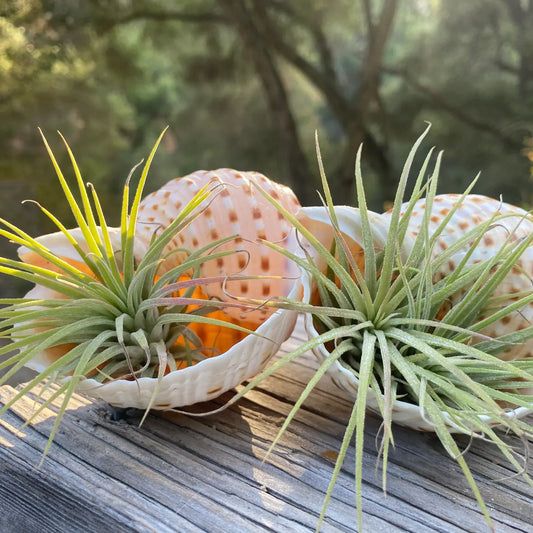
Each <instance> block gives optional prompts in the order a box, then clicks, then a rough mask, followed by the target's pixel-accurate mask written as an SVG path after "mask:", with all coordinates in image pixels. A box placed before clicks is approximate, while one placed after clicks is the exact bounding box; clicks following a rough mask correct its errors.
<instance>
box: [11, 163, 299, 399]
mask: <svg viewBox="0 0 533 533" xmlns="http://www.w3.org/2000/svg"><path fill="white" fill-rule="evenodd" d="M209 183H213V184H214V185H215V186H216V185H218V188H217V190H216V192H215V193H214V194H213V195H211V196H210V197H209V198H208V200H206V203H205V205H202V206H200V208H201V211H200V215H199V216H198V217H197V218H195V219H194V220H193V221H192V222H191V224H190V225H189V226H188V227H187V228H186V229H185V230H184V231H183V233H180V234H179V235H178V236H177V237H176V239H174V241H173V242H172V244H171V245H170V248H169V249H168V250H167V251H171V249H172V248H179V249H183V250H188V251H193V250H195V249H199V248H201V247H204V246H206V245H209V244H210V243H213V242H215V241H217V240H218V239H221V238H224V237H228V236H232V235H235V236H236V237H235V239H233V240H232V241H231V242H229V243H226V244H225V245H224V246H225V248H226V249H229V250H239V251H241V250H242V252H238V253H236V254H233V255H228V256H225V257H224V258H223V261H207V262H206V263H205V266H204V267H203V269H202V272H201V276H203V277H204V276H226V275H227V276H231V275H232V274H244V275H247V276H266V277H267V278H266V279H249V280H246V281H230V282H228V283H227V284H226V287H222V285H221V284H218V285H211V286H209V289H206V290H205V294H202V295H201V297H202V298H206V299H207V298H213V297H216V298H219V299H222V300H224V299H228V300H230V301H231V300H232V299H233V298H234V297H235V296H237V297H241V296H242V297H250V298H257V299H259V300H264V299H267V298H269V297H274V296H288V297H290V298H297V299H300V297H301V284H300V276H299V270H298V269H297V268H296V266H295V265H292V264H291V263H290V262H289V261H288V260H287V259H286V258H285V256H284V255H282V254H279V253H276V254H275V252H273V251H272V250H271V249H269V248H268V247H266V246H265V245H262V244H260V243H259V242H258V240H261V239H268V240H272V241H277V242H278V243H280V244H282V245H283V246H284V247H287V248H288V247H291V246H294V239H295V236H294V232H291V230H290V226H289V225H288V223H287V222H286V221H285V220H283V219H282V217H280V216H278V214H277V211H276V210H275V208H274V207H272V206H271V205H270V204H269V203H268V202H266V201H265V200H264V198H263V196H262V195H261V194H260V193H259V192H258V191H257V190H256V185H257V186H260V187H262V188H263V189H265V190H266V191H267V192H268V193H269V194H271V195H272V196H274V197H277V198H278V199H279V201H280V202H281V203H282V204H283V205H284V207H285V208H286V209H288V210H290V211H291V212H293V213H294V212H296V211H297V210H298V209H299V207H300V206H299V203H298V200H297V199H296V197H295V195H294V194H293V192H292V191H291V190H290V189H289V188H288V187H284V186H282V185H279V184H277V183H275V182H273V181H271V180H269V179H268V178H266V177H265V176H263V175H261V174H259V173H255V172H237V171H234V170H229V169H223V170H218V171H214V172H204V171H199V172H195V173H194V174H191V175H190V176H186V177H184V178H178V179H176V180H173V181H171V182H169V183H167V184H166V185H165V186H163V187H162V188H161V189H160V190H158V191H156V192H154V193H152V194H150V195H149V196H147V197H146V198H145V199H144V200H143V201H142V203H141V206H140V211H139V215H138V218H137V226H136V234H135V251H134V253H135V257H136V260H137V262H138V261H139V260H140V258H142V256H143V254H145V253H146V250H147V249H148V247H149V246H150V242H151V239H152V237H153V234H154V232H158V231H161V230H162V229H164V228H166V227H167V226H168V225H169V223H170V222H171V221H172V220H174V218H175V217H176V216H177V213H178V212H179V211H180V209H181V208H183V207H184V206H185V205H186V204H187V202H189V200H191V199H192V198H193V196H194V195H195V193H196V192H198V191H199V190H200V189H201V188H202V187H203V186H204V185H207V184H209ZM69 233H70V235H71V237H73V238H74V239H75V240H76V241H77V243H78V244H79V245H80V246H81V248H84V249H86V248H87V246H86V244H85V243H84V238H83V235H82V234H81V231H80V230H79V229H78V228H76V229H73V230H70V231H69ZM109 233H110V239H111V242H112V246H113V249H114V250H115V251H118V250H119V249H120V243H121V239H120V228H111V229H110V232H109ZM37 240H38V241H39V242H40V243H42V244H43V245H45V246H46V247H47V248H48V249H49V250H50V251H51V252H52V253H56V254H57V255H59V256H61V257H62V258H63V259H65V260H67V262H70V263H72V264H76V265H79V264H81V262H82V258H81V257H80V255H79V254H78V252H77V251H76V249H75V248H74V247H73V246H72V244H71V242H70V241H69V239H67V238H66V236H65V235H64V234H63V233H62V232H58V233H54V234H50V235H44V236H42V237H39V238H38V239H37ZM217 251H219V249H217ZM19 256H20V258H21V259H22V260H23V261H24V262H26V263H30V264H36V265H39V266H41V267H46V268H51V265H50V264H45V263H46V261H44V262H43V259H42V258H41V257H40V256H38V255H37V254H35V253H32V252H31V251H29V250H27V249H25V248H21V249H19ZM180 258H183V254H180V253H171V254H170V255H168V256H167V259H166V260H165V261H164V263H163V264H162V266H161V272H164V271H166V270H168V269H169V268H171V267H172V266H173V265H174V264H176V262H177V261H180ZM268 276H275V279H274V278H273V279H268ZM206 287H207V286H206ZM202 289H204V287H202ZM27 297H28V298H35V299H48V298H58V297H61V295H59V294H58V293H55V292H54V291H53V290H51V289H49V288H46V287H42V286H36V287H34V288H33V289H32V290H31V291H30V293H28V295H27ZM215 313H217V316H216V318H218V319H222V320H226V321H231V322H232V323H235V324H238V325H242V326H243V327H245V328H247V329H250V330H254V331H255V334H254V335H252V334H248V335H246V334H244V335H243V334H242V333H241V332H239V331H236V330H229V329H228V328H220V327H218V329H217V327H213V326H211V325H205V324H200V325H198V328H197V330H196V334H197V335H198V336H199V337H200V339H202V340H203V341H204V342H203V345H204V346H208V345H209V343H214V347H215V349H216V352H217V353H219V355H216V356H214V357H207V358H206V359H204V360H202V361H200V362H198V363H196V364H193V365H192V366H187V367H185V368H181V369H179V370H175V371H171V372H168V373H167V374H166V375H165V376H164V377H162V379H161V380H160V381H159V382H158V379H157V378H148V377H140V378H138V379H135V380H131V379H114V380H112V381H107V382H104V383H100V382H98V381H96V380H94V379H91V378H87V379H84V380H82V381H80V382H79V384H78V385H77V388H76V390H77V391H78V392H81V393H83V394H86V395H88V396H91V397H94V398H97V399H100V400H104V401H106V402H108V403H110V404H111V405H114V406H118V407H135V408H141V409H143V408H147V407H150V408H151V409H170V408H174V407H180V406H185V405H191V404H194V403H197V402H202V401H208V400H211V399H213V398H215V397H217V396H219V395H220V394H222V393H223V392H225V391H227V390H229V389H231V388H233V387H235V386H237V385H238V384H240V383H241V382H242V381H244V380H246V379H248V378H250V377H252V376H253V375H255V374H256V373H258V372H259V371H260V370H262V369H263V368H264V367H265V365H266V364H267V363H268V361H269V360H270V359H271V357H272V356H273V355H275V353H276V352H277V351H278V349H279V346H280V344H281V343H282V342H283V341H285V340H286V339H287V338H288V337H289V336H290V335H291V333H292V331H293V329H294V326H295V322H296V316H297V313H296V312H294V311H287V310H281V309H279V310H276V311H274V312H272V311H270V312H267V311H264V310H261V309H256V310H252V311H250V312H245V313H243V311H242V310H240V309H239V310H238V312H237V313H236V312H235V311H234V309H230V310H228V311H227V312H226V311H225V310H224V311H216V312H215ZM222 314H225V317H222V316H220V315H222ZM213 328H214V329H213ZM212 329H213V331H211V330H212ZM222 330H224V331H229V334H228V335H226V334H225V333H223V332H222ZM29 333H30V334H31V332H29ZM67 349H69V348H68V347H67V346H66V345H62V346H59V347H57V349H56V347H53V348H51V349H47V350H43V351H42V352H41V353H40V354H38V356H37V357H35V358H34V359H33V360H32V361H30V362H29V363H28V365H27V366H30V367H31V368H34V369H35V370H37V371H40V370H42V369H43V368H45V367H47V366H49V365H50V364H52V363H53V362H54V361H56V360H57V358H58V357H60V356H61V355H62V353H63V352H64V351H65V350H67Z"/></svg>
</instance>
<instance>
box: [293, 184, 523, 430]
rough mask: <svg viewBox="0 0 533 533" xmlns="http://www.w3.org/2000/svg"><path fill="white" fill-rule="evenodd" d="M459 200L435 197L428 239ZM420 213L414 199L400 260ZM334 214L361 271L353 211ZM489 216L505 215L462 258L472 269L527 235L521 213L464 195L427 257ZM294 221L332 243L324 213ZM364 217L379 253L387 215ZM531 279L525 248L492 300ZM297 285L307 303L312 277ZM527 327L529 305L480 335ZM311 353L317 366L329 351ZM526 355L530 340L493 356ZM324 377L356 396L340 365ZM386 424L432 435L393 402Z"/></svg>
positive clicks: (308, 321)
mask: <svg viewBox="0 0 533 533" xmlns="http://www.w3.org/2000/svg"><path fill="white" fill-rule="evenodd" d="M460 197H461V196H460V195H457V194H445V195H439V196H436V197H435V199H434V204H433V206H432V211H431V217H430V226H429V232H430V234H431V232H434V231H435V230H436V228H437V227H438V226H439V224H440V223H441V222H442V221H443V220H444V218H445V216H446V215H447V214H448V213H449V212H450V210H451V209H453V207H454V206H455V205H456V204H457V202H458V201H459V199H460ZM406 205H407V204H404V206H403V208H404V209H405V208H406ZM425 208H426V204H425V200H419V201H418V202H417V203H416V204H415V207H414V210H413V213H412V215H411V218H410V222H409V230H408V233H407V235H406V238H405V240H404V242H403V245H402V250H401V251H400V253H401V256H402V258H403V259H404V260H405V259H406V258H407V257H408V255H409V252H410V250H411V248H412V246H413V244H414V240H415V238H416V236H417V234H418V232H419V231H420V227H421V225H422V224H423V223H424V219H423V217H424V213H425ZM335 211H336V215H337V219H338V222H339V228H340V230H341V231H342V233H343V235H344V238H345V240H346V242H347V244H348V246H349V248H350V251H351V253H352V255H353V257H354V258H355V259H356V261H357V262H358V264H359V266H360V267H361V268H364V246H363V237H362V228H361V218H360V213H359V210H358V209H355V208H352V207H346V206H338V207H336V208H335ZM403 214H404V211H402V215H403ZM494 215H510V216H509V217H507V218H504V219H501V220H498V223H497V224H494V225H493V226H491V227H490V229H489V230H488V231H487V232H486V234H485V235H484V236H483V238H482V241H481V243H480V244H479V245H478V246H477V248H476V249H475V250H474V252H473V253H472V255H471V256H470V258H469V259H468V263H471V264H473V263H476V262H479V261H482V260H485V259H487V258H488V257H491V256H494V254H496V253H497V251H499V250H500V249H501V247H502V246H503V245H504V244H505V243H506V242H508V240H509V239H511V241H516V240H518V239H521V238H524V237H525V236H526V235H529V234H530V233H531V232H532V231H533V219H532V217H531V216H529V214H528V213H527V212H526V211H524V210H523V209H520V208H518V207H515V206H512V205H509V204H505V203H503V202H500V201H497V200H494V199H491V198H487V197H484V196H479V195H468V196H467V197H466V198H465V199H464V200H463V202H462V203H461V205H460V206H459V208H458V209H457V211H456V212H455V213H454V215H453V216H452V218H451V219H450V221H449V222H448V224H447V226H446V228H445V230H444V231H443V232H442V234H441V235H440V237H439V238H438V239H437V240H436V244H435V248H434V249H433V250H432V258H435V257H437V256H438V255H439V254H440V253H442V251H443V250H445V249H446V248H447V247H448V246H449V245H450V244H451V243H452V242H454V241H455V240H457V239H458V238H460V236H462V235H464V234H465V233H467V232H468V231H469V230H471V229H473V228H474V227H475V226H476V225H479V224H481V223H483V222H486V221H488V220H490V219H491V218H492V217H493V216H494ZM298 216H299V218H300V220H301V221H302V223H303V224H304V225H305V226H306V227H307V228H308V229H310V230H311V231H312V232H313V234H314V235H315V236H317V237H318V238H319V239H320V240H321V242H322V244H324V245H325V246H326V247H329V246H330V245H331V243H332V241H333V238H334V237H333V230H332V226H331V221H330V218H329V215H328V213H327V211H326V210H325V209H324V208H322V207H304V208H303V209H302V210H301V211H300V213H299V215H298ZM369 217H370V221H371V224H372V231H373V237H374V246H375V249H376V250H380V249H383V247H384V245H385V243H386V240H387V235H388V232H389V228H390V222H391V211H389V212H387V213H383V214H377V213H369ZM468 251H469V249H467V248H464V249H462V250H460V251H459V252H457V253H456V254H454V255H453V257H452V258H451V259H450V261H448V263H447V264H446V265H444V266H443V267H442V269H441V270H440V271H439V272H437V273H436V275H435V277H436V279H435V281H438V280H439V279H442V278H443V277H444V276H446V275H448V274H449V273H450V272H452V271H453V270H454V269H455V268H456V266H457V265H458V264H459V263H460V262H461V260H462V259H463V258H464V257H465V255H466V253H467V252H468ZM309 252H310V253H311V254H312V255H313V256H315V255H316V253H314V252H313V249H312V248H309ZM315 260H316V263H317V265H318V266H319V267H321V268H324V264H321V261H322V260H321V259H320V258H319V257H315ZM532 280H533V247H529V248H527V249H526V250H525V251H524V253H523V254H522V256H521V257H520V259H519V260H518V261H517V264H516V267H515V268H513V269H512V271H511V272H510V273H509V274H508V275H507V276H506V278H505V279H504V280H503V282H502V283H501V284H500V285H499V286H498V288H497V289H496V290H495V291H494V293H493V296H494V297H502V300H501V301H500V305H502V306H503V305H506V304H507V303H510V302H512V301H513V299H515V298H516V296H515V295H516V294H518V293H520V292H522V291H531V290H532V284H533V281H532ZM302 284H303V288H304V293H303V301H304V302H309V301H312V300H313V299H314V298H315V296H316V294H315V292H314V289H313V281H312V278H311V276H310V275H309V274H308V273H306V272H304V273H303V277H302ZM463 296H464V292H463V293H459V294H456V295H454V297H453V298H451V299H450V304H451V305H454V304H455V303H457V302H458V301H459V300H460V299H461V298H462V297H463ZM506 298H507V300H506ZM532 323H533V305H529V306H526V307H524V308H522V309H521V310H520V311H517V312H514V313H512V314H510V315H508V316H507V317H504V318H503V319H502V320H500V321H498V322H496V323H494V324H492V325H491V326H489V327H487V328H485V329H484V330H483V331H482V333H483V334H485V335H489V336H492V337H497V336H501V335H505V334H507V333H511V332H513V331H517V330H520V329H524V328H526V327H530V326H531V324H532ZM304 324H305V328H306V330H307V333H308V335H309V337H310V338H312V337H316V336H318V332H317V330H316V328H315V326H314V324H313V318H312V315H311V314H306V315H305V317H304ZM313 352H314V354H315V355H316V356H317V358H318V359H319V360H320V361H323V360H324V359H325V358H326V357H327V356H328V355H329V352H328V350H327V349H326V347H325V346H324V345H319V346H317V347H316V348H315V349H314V350H313ZM532 356H533V340H530V341H528V342H526V343H523V344H520V345H515V346H513V347H512V348H509V349H508V350H506V351H505V352H502V353H501V354H499V357H501V358H502V359H505V360H515V359H524V358H527V357H532ZM328 374H329V375H330V377H331V379H332V381H333V383H335V384H336V385H337V386H338V387H339V388H341V389H342V390H344V391H346V392H348V393H349V394H350V395H351V396H355V395H356V394H357V390H358V380H357V379H356V378H355V377H354V375H353V373H352V372H350V371H349V370H347V369H346V368H344V367H343V366H342V365H341V364H340V363H338V362H335V363H333V364H332V365H331V366H330V367H329V370H328ZM367 405H368V408H369V409H370V410H372V411H374V412H376V413H379V408H378V403H377V400H376V398H375V397H374V395H373V393H372V391H369V397H368V403H367ZM530 412H531V410H529V409H526V408H524V407H519V408H516V409H514V410H513V411H512V412H511V413H509V416H516V417H522V416H525V415H527V414H528V413H530ZM392 420H393V421H394V422H396V423H398V424H400V425H404V426H408V427H411V428H413V429H416V430H421V431H434V426H433V425H432V424H431V423H430V422H428V420H427V418H426V417H425V416H423V414H422V413H421V412H420V407H419V406H417V405H414V404H411V403H408V402H403V401H400V400H397V401H396V402H395V403H394V408H393V413H392ZM452 431H453V430H452Z"/></svg>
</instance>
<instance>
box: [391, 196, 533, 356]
mask: <svg viewBox="0 0 533 533" xmlns="http://www.w3.org/2000/svg"><path fill="white" fill-rule="evenodd" d="M459 199H460V195H459V194H443V195H439V196H436V197H435V199H434V205H433V208H432V211H431V217H430V222H429V232H430V234H431V233H432V232H434V231H435V230H436V229H437V227H438V226H439V224H440V223H441V222H442V221H443V220H444V218H445V217H446V215H448V213H449V212H450V211H451V210H452V209H453V208H454V206H455V205H456V204H457V202H458V201H459ZM425 207H426V204H425V200H419V201H418V202H417V203H416V204H415V207H414V210H413V213H412V215H411V218H410V221H409V228H410V232H411V236H412V237H413V238H416V236H417V235H418V231H419V229H420V226H421V224H422V223H423V217H424V212H425ZM402 214H403V212H402ZM390 215H391V213H390V211H389V212H387V213H385V214H384V215H383V216H384V217H385V218H386V220H390ZM495 215H504V216H505V215H510V216H509V217H507V218H502V219H499V220H498V222H497V223H496V224H494V225H492V226H491V227H490V229H489V230H488V231H487V232H486V233H485V235H484V236H483V238H482V241H481V242H480V244H479V245H478V246H477V247H476V248H475V249H474V250H473V252H472V255H471V256H470V258H469V259H468V262H467V263H468V264H475V263H479V262H481V261H484V260H486V259H488V258H490V257H493V256H494V255H496V253H497V252H498V251H499V250H500V249H501V248H502V247H503V246H504V245H505V243H506V242H508V241H509V239H510V240H511V241H512V242H515V241H517V240H519V239H522V238H524V237H526V236H527V235H529V234H530V233H531V232H532V231H533V218H532V217H530V216H529V214H528V213H527V212H526V211H524V210H523V209H520V208H519V207H516V206H513V205H510V204H506V203H504V202H501V201H499V200H494V199H493V198H488V197H486V196H480V195H475V194H472V195H468V196H467V197H466V198H465V200H464V201H463V202H461V205H460V207H459V208H458V209H457V211H456V212H455V213H454V215H453V217H452V218H451V220H450V222H449V223H448V224H447V225H446V228H445V229H444V231H443V232H442V234H441V235H440V236H439V238H438V239H437V241H436V245H435V248H434V249H433V251H432V258H435V257H437V256H438V255H439V254H440V253H441V252H442V251H443V250H445V249H447V248H448V246H449V245H450V243H453V242H454V241H455V240H457V238H459V237H460V236H462V235H464V234H466V233H467V232H468V231H471V230H473V229H474V228H475V227H476V226H478V225H479V224H481V223H483V222H487V221H488V220H490V219H491V218H492V217H493V216H495ZM469 251H471V250H470V249H467V248H463V249H462V250H461V251H460V252H458V253H457V254H455V255H454V256H453V258H452V259H450V261H448V263H447V264H445V265H444V266H443V267H442V268H441V269H440V270H439V272H438V273H437V275H436V276H437V279H436V280H435V281H438V280H439V279H442V278H444V277H445V276H447V275H449V274H450V273H451V272H453V271H454V270H455V268H456V266H457V265H458V264H459V263H460V262H461V261H462V260H463V258H464V257H465V255H466V254H467V252H469ZM532 289H533V247H529V248H527V249H526V250H525V251H524V253H523V254H522V256H521V257H520V259H518V261H517V263H516V266H515V268H513V270H512V271H511V272H510V273H509V274H508V275H507V277H506V278H505V279H504V280H503V282H502V283H500V285H499V286H498V287H497V289H496V290H495V291H494V292H493V297H507V299H506V300H502V301H500V302H499V305H500V306H502V307H503V306H505V305H507V304H508V303H511V302H512V301H513V300H514V299H515V296H514V295H516V294H518V293H521V292H523V291H531V290H532ZM463 296H464V292H460V293H458V294H456V295H454V296H453V297H452V298H451V299H450V305H451V306H453V305H454V304H456V303H457V302H458V301H460V300H461V299H462V297H463ZM532 323H533V304H531V305H529V306H525V307H524V308H522V309H520V311H517V312H514V313H512V314H510V315H507V316H506V317H504V318H503V319H502V320H500V321H498V322H495V323H494V324H492V325H491V326H489V327H487V328H485V329H483V330H482V333H483V334H485V335H488V336H490V337H500V336H502V335H505V334H507V333H511V332H513V331H519V330H522V329H525V328H528V327H530V326H531V324H532ZM532 356H533V340H530V341H529V342H527V343H524V344H520V345H516V346H513V347H512V348H510V349H509V350H506V351H505V352H503V353H501V354H500V355H499V357H501V358H502V359H505V360H514V359H524V358H526V357H532Z"/></svg>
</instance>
